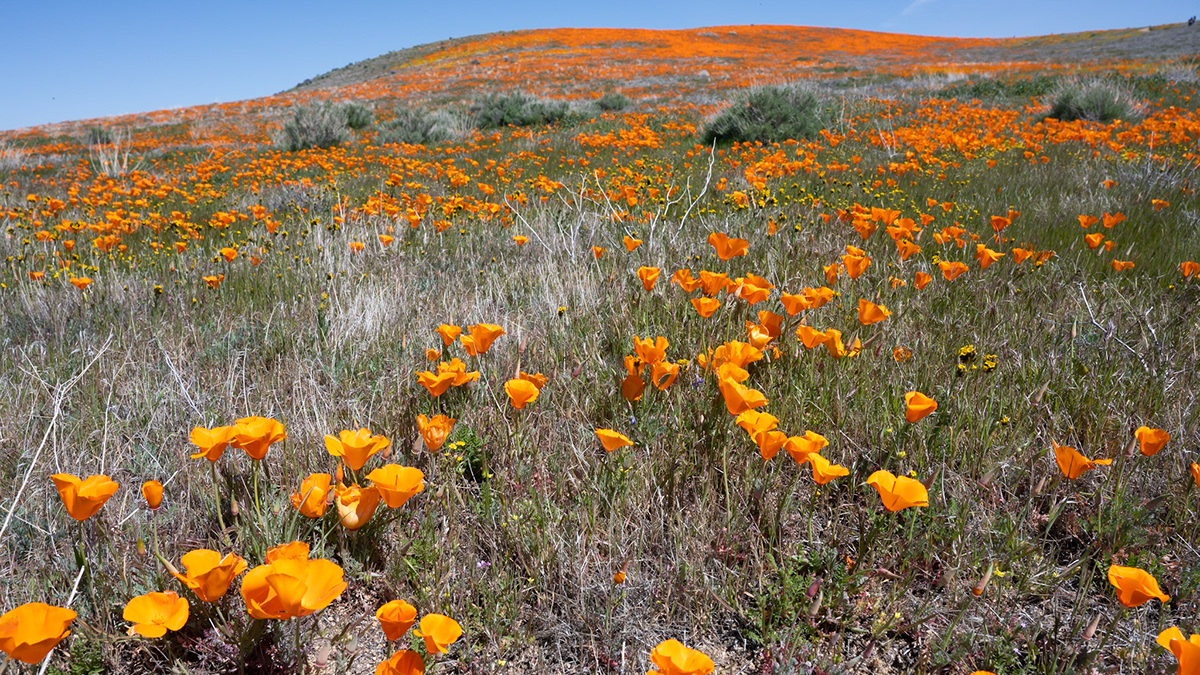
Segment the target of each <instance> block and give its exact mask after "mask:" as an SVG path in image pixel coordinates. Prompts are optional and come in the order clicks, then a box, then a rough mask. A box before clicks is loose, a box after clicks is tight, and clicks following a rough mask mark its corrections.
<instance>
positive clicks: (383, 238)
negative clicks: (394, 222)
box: [379, 234, 396, 246]
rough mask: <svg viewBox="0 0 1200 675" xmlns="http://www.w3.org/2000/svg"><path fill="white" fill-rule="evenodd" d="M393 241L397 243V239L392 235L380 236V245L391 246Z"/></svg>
mask: <svg viewBox="0 0 1200 675" xmlns="http://www.w3.org/2000/svg"><path fill="white" fill-rule="evenodd" d="M393 241H396V238H395V237H393V236H392V235H390V234H381V235H379V243H380V244H383V245H384V246H391V245H392V242H393Z"/></svg>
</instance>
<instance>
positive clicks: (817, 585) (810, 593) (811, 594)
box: [804, 577, 821, 600]
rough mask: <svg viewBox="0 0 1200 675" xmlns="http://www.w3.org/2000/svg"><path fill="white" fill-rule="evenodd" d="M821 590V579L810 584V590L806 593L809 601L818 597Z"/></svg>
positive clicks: (818, 578)
mask: <svg viewBox="0 0 1200 675" xmlns="http://www.w3.org/2000/svg"><path fill="white" fill-rule="evenodd" d="M819 590H821V577H817V578H816V579H813V582H812V583H811V584H809V586H808V590H806V591H804V595H805V597H807V598H808V599H809V600H812V599H813V597H815V596H816V594H817V591H819Z"/></svg>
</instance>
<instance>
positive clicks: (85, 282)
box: [71, 277, 92, 291]
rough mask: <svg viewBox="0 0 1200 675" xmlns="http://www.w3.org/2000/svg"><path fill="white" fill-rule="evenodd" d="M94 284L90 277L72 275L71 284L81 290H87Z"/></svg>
mask: <svg viewBox="0 0 1200 675" xmlns="http://www.w3.org/2000/svg"><path fill="white" fill-rule="evenodd" d="M91 284H92V279H91V278H90V277H71V285H73V286H74V287H75V288H78V289H79V290H81V291H82V290H86V289H87V287H88V286H90V285H91Z"/></svg>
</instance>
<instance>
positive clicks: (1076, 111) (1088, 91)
mask: <svg viewBox="0 0 1200 675" xmlns="http://www.w3.org/2000/svg"><path fill="white" fill-rule="evenodd" d="M1141 116H1142V115H1141V105H1140V104H1139V103H1138V102H1137V100H1136V99H1135V98H1134V97H1133V95H1132V94H1130V93H1129V91H1128V90H1126V89H1125V88H1124V87H1122V86H1121V85H1119V84H1117V83H1116V82H1113V81H1111V80H1092V81H1089V82H1068V83H1065V84H1063V85H1062V86H1061V87H1059V89H1058V91H1056V92H1055V93H1054V95H1053V96H1051V98H1050V111H1049V112H1047V113H1046V116H1045V117H1046V118H1054V119H1056V120H1061V121H1063V122H1074V121H1076V120H1084V121H1087V122H1105V123H1107V122H1112V121H1113V120H1137V119H1140V118H1141ZM1043 119H1045V118H1043Z"/></svg>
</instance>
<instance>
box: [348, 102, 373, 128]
mask: <svg viewBox="0 0 1200 675" xmlns="http://www.w3.org/2000/svg"><path fill="white" fill-rule="evenodd" d="M342 110H343V111H345V113H346V126H348V127H350V128H351V129H354V130H355V131H360V130H362V129H366V128H367V127H369V126H371V123H372V122H374V121H375V113H374V112H373V111H372V110H371V109H370V108H368V107H367V106H365V105H363V104H361V103H355V102H351V103H343V104H342Z"/></svg>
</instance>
